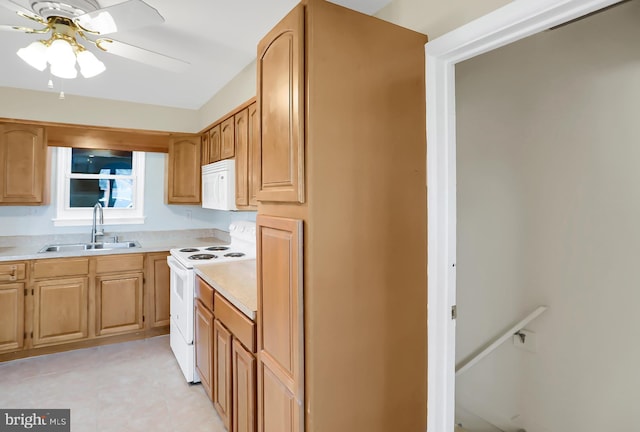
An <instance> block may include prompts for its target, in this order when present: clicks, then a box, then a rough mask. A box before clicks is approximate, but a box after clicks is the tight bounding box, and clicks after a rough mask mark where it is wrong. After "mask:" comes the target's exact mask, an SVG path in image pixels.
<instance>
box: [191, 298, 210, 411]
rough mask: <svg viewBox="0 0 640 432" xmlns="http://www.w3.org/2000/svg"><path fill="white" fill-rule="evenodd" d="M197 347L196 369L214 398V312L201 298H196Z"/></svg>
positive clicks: (206, 390) (208, 393)
mask: <svg viewBox="0 0 640 432" xmlns="http://www.w3.org/2000/svg"><path fill="white" fill-rule="evenodd" d="M194 340H195V348H196V369H197V370H198V375H200V381H201V382H202V387H204V390H205V392H206V393H207V395H208V396H209V399H212V400H213V395H212V392H211V390H212V381H211V378H212V377H213V376H212V375H211V370H212V366H213V364H212V363H213V361H212V358H211V354H212V352H213V350H212V346H211V344H212V343H213V314H212V313H211V312H210V311H209V310H208V309H207V308H206V307H205V306H204V305H203V304H202V302H201V301H200V300H196V306H195V337H194Z"/></svg>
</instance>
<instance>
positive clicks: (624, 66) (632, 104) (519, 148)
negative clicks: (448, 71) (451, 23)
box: [456, 2, 640, 432]
mask: <svg viewBox="0 0 640 432" xmlns="http://www.w3.org/2000/svg"><path fill="white" fill-rule="evenodd" d="M638 22H640V2H629V3H626V4H623V5H621V6H619V7H617V8H614V9H611V10H609V11H606V12H604V13H602V14H599V15H596V16H593V17H590V18H588V19H585V20H582V21H579V22H576V23H574V24H570V25H568V26H566V27H563V28H560V29H557V30H553V31H547V32H543V33H540V34H538V35H535V36H533V37H530V38H527V39H525V40H523V41H520V42H517V43H515V44H512V45H509V46H507V47H504V48H502V49H499V50H496V51H493V52H490V53H487V54H485V55H482V56H479V57H476V58H474V59H471V60H469V61H466V62H464V63H462V64H460V65H459V66H458V67H457V69H456V78H457V79H456V92H457V100H456V105H457V113H456V115H457V162H458V167H457V176H458V178H457V187H458V221H457V223H458V228H457V229H458V242H457V252H458V261H457V266H456V267H457V268H458V270H457V292H458V297H457V304H458V320H457V346H456V354H457V360H458V361H459V360H461V359H462V358H464V357H466V356H467V355H469V354H470V353H472V352H473V351H474V350H476V349H478V348H479V347H481V346H482V345H483V344H485V343H487V342H488V341H490V340H491V339H492V338H493V337H495V336H497V335H498V334H500V332H502V331H504V330H505V329H506V328H508V327H509V326H510V325H512V324H514V323H515V322H517V321H518V320H519V319H521V318H522V317H524V316H525V315H526V314H527V313H529V312H530V311H532V310H533V309H534V308H535V307H536V306H538V305H541V304H546V305H549V307H550V309H549V311H547V312H546V313H545V314H543V315H542V316H541V317H540V318H538V319H537V320H536V321H535V322H533V323H532V324H530V326H529V328H530V329H531V330H533V331H534V332H536V335H537V352H536V353H530V352H527V351H522V350H518V349H516V348H514V347H513V345H512V344H511V343H507V344H505V345H503V346H502V347H501V348H500V349H498V350H497V351H496V352H494V353H493V354H492V355H491V356H490V357H487V358H486V359H485V360H483V361H482V362H481V363H479V364H478V365H477V366H476V367H474V368H473V369H472V370H470V371H469V372H467V373H466V374H465V375H463V376H462V377H460V379H458V380H457V383H456V384H457V385H456V390H457V397H458V401H459V402H460V404H461V405H462V406H464V407H465V408H467V409H468V410H469V411H473V412H476V413H477V414H481V415H482V416H483V417H485V418H487V419H490V420H491V421H492V422H493V423H494V424H497V425H498V426H500V428H501V429H503V430H507V431H509V430H517V429H518V428H519V427H520V428H524V429H526V430H527V431H528V432H547V431H549V432H556V431H581V432H600V431H605V430H606V431H614V430H615V431H622V430H637V429H638V426H637V423H638V421H637V415H636V414H635V412H636V407H635V405H636V403H635V402H636V400H637V389H638V388H640V374H638V373H637V365H638V364H640V345H638V343H637V341H636V340H637V338H638V336H639V335H640V318H639V316H638V313H637V309H638V305H640V289H639V286H640V270H639V268H640V267H639V266H638V258H639V257H640V169H639V168H638V167H640V123H639V122H638V121H637V117H638V112H639V105H638V101H639V100H640V80H639V79H638V77H640V50H638V44H637V43H636V42H635V41H638V40H639V39H640V26H638ZM471 430H475V429H473V428H471Z"/></svg>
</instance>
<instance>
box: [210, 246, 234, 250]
mask: <svg viewBox="0 0 640 432" xmlns="http://www.w3.org/2000/svg"><path fill="white" fill-rule="evenodd" d="M227 249H229V248H228V247H227V246H211V247H208V248H207V250H208V251H226V250H227Z"/></svg>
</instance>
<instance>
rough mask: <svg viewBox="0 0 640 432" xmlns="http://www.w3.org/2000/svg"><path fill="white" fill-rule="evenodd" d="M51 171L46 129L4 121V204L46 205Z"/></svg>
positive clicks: (0, 186)
mask: <svg viewBox="0 0 640 432" xmlns="http://www.w3.org/2000/svg"><path fill="white" fill-rule="evenodd" d="M48 173H49V170H48V166H47V142H46V138H45V130H44V128H43V127H37V126H31V125H22V124H14V123H0V205H41V204H46V203H47V200H48V183H49V179H48Z"/></svg>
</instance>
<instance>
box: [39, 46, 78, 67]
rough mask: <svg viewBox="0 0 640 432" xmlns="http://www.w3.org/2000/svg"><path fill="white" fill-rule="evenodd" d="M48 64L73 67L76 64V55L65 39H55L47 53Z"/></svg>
mask: <svg viewBox="0 0 640 432" xmlns="http://www.w3.org/2000/svg"><path fill="white" fill-rule="evenodd" d="M46 57H47V62H48V63H49V64H50V65H52V66H53V65H56V64H58V65H61V66H64V67H69V66H71V67H73V66H75V64H76V53H75V50H74V48H73V47H72V46H71V44H70V43H69V42H67V41H66V40H64V39H55V40H54V41H53V42H51V44H49V46H48V47H47V51H46Z"/></svg>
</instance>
